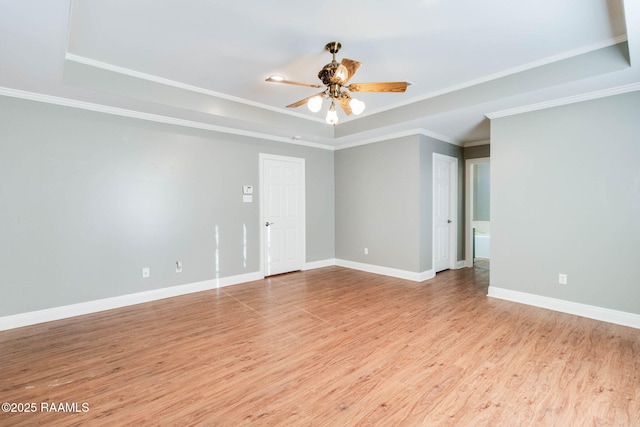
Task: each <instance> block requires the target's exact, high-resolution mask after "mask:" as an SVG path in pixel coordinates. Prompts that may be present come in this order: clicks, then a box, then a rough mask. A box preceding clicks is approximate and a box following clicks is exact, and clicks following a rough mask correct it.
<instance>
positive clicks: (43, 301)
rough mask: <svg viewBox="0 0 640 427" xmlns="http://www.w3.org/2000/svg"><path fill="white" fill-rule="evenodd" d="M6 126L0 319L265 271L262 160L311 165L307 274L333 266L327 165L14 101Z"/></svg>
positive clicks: (272, 149)
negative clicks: (318, 264)
mask: <svg viewBox="0 0 640 427" xmlns="http://www.w3.org/2000/svg"><path fill="white" fill-rule="evenodd" d="M0 117H1V118H2V126H0V212H1V213H2V221H0V236H1V238H0V284H1V286H2V298H0V316H7V315H11V314H16V313H22V312H29V311H34V310H40V309H45V308H51V307H56V306H62V305H68V304H74V303H80V302H86V301H91V300H97V299H101V298H107V297H113V296H120V295H125V294H131V293H136V292H141V291H146V290H152V289H158V288H163V287H168V286H175V285H180V284H186V283H194V282H198V281H202V280H209V279H214V278H216V277H221V278H222V277H228V276H234V275H239V274H245V273H252V272H256V271H258V270H259V268H260V266H259V247H260V244H259V231H260V229H259V227H260V224H259V203H258V202H257V200H258V197H259V193H258V184H259V179H258V155H259V153H261V152H264V153H271V154H278V155H286V156H294V157H302V158H305V159H306V213H307V229H308V231H307V236H306V237H307V261H308V262H311V261H319V260H325V259H332V258H334V257H335V254H334V247H335V242H334V216H333V212H334V171H333V155H334V153H333V152H332V151H328V150H320V149H314V148H308V147H302V146H296V145H290V144H283V143H277V142H270V141H265V140H260V139H252V138H246V137H239V136H233V135H224V134H216V133H213V132H207V131H201V130H196V129H190V128H183V127H178V126H172V125H164V124H159V123H153V122H148V121H142V120H136V119H130V118H123V117H117V116H112V115H107V114H101V113H94V112H89V111H84V110H79V109H73V108H67V107H60V106H55V105H49V104H44V103H38V102H32V101H25V100H18V99H13V98H8V97H0ZM243 185H253V186H254V188H255V194H254V203H242V186H243ZM245 228H246V254H247V255H246V258H245V257H244V255H243V254H244V253H245V247H244V242H245ZM216 253H217V254H218V260H219V261H218V263H216V261H215V258H216ZM176 260H181V261H182V263H183V265H184V271H183V273H181V274H176V273H175V264H174V263H175V261H176ZM143 267H150V268H151V277H150V278H149V279H142V277H141V270H142V268H143Z"/></svg>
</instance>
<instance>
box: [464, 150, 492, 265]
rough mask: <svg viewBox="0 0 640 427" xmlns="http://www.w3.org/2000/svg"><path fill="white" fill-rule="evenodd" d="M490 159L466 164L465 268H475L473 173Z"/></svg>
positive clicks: (471, 160) (473, 160) (472, 160)
mask: <svg viewBox="0 0 640 427" xmlns="http://www.w3.org/2000/svg"><path fill="white" fill-rule="evenodd" d="M490 162H491V158H490V157H481V158H478V159H467V160H466V162H465V168H464V170H465V175H466V176H467V178H466V185H465V188H466V194H465V206H466V209H465V218H466V221H465V230H466V232H465V267H473V226H472V222H473V198H474V193H473V181H474V179H473V175H474V174H473V171H474V168H475V167H476V166H477V165H478V164H480V163H490Z"/></svg>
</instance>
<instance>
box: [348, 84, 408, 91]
mask: <svg viewBox="0 0 640 427" xmlns="http://www.w3.org/2000/svg"><path fill="white" fill-rule="evenodd" d="M407 86H409V83H407V82H380V83H352V84H350V85H349V86H347V89H349V90H350V91H351V92H404V91H405V90H407Z"/></svg>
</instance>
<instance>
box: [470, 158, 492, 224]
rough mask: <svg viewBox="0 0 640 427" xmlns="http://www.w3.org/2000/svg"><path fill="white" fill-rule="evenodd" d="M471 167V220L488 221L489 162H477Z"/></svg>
mask: <svg viewBox="0 0 640 427" xmlns="http://www.w3.org/2000/svg"><path fill="white" fill-rule="evenodd" d="M472 169H473V174H474V177H473V220H474V221H490V220H491V214H490V212H491V208H490V205H489V202H490V200H491V198H490V196H489V195H490V193H491V191H490V190H491V175H490V173H491V164H490V163H478V164H477V165H475V167H474V168H472Z"/></svg>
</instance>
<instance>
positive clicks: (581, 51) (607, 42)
mask: <svg viewBox="0 0 640 427" xmlns="http://www.w3.org/2000/svg"><path fill="white" fill-rule="evenodd" d="M626 41H627V35H626V34H622V35H620V36H617V37H612V38H609V39H607V40H603V41H600V42H597V43H592V44H589V45H586V46H583V47H580V48H577V49H573V50H569V51H567V52H562V53H559V54H557V55H552V56H548V57H546V58H542V59H539V60H537V61H533V62H529V63H527V64H523V65H519V66H517V67H513V68H507V69H506V70H502V71H498V72H496V73H492V74H488V75H486V76H483V77H479V78H477V79H473V80H469V81H466V82H463V83H460V84H457V85H453V86H449V87H446V88H444V89H440V90H436V91H433V92H429V93H427V94H424V95H421V96H418V97H415V98H411V99H408V100H406V101H402V102H398V103H395V104H391V105H388V106H386V107H383V108H379V109H377V110H374V111H367V112H366V113H364V114H361V115H360V116H359V117H365V116H368V115H371V114H377V113H382V112H385V111H388V110H393V109H395V108H399V107H403V106H405V105H410V104H413V103H416V102H420V101H424V100H426V99H429V98H435V97H436V96H440V95H445V94H447V93H451V92H456V91H459V90H462V89H466V88H468V87H472V86H476V85H479V84H481V83H486V82H489V81H492V80H498V79H501V78H504V77H507V76H510V75H513V74H517V73H521V72H523V71H527V70H531V69H533V68H537V67H541V66H543V65H548V64H552V63H554V62H558V61H562V60H565V59H569V58H573V57H576V56H580V55H584V54H586V53H589V52H594V51H596V50H600V49H604V48H607V47H609V46H614V45H617V44H618V43H622V42H626Z"/></svg>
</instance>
